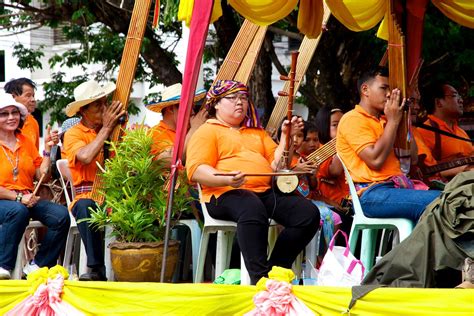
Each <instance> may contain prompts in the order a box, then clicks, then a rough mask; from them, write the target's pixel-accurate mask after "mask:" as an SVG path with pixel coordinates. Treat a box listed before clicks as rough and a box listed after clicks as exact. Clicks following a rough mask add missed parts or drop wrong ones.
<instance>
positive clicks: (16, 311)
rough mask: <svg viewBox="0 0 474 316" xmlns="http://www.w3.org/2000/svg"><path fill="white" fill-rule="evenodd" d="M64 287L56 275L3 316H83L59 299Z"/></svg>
mask: <svg viewBox="0 0 474 316" xmlns="http://www.w3.org/2000/svg"><path fill="white" fill-rule="evenodd" d="M63 287H64V278H63V276H62V275H59V274H58V275H57V276H56V278H55V279H48V283H47V284H41V285H40V286H39V287H38V288H37V289H36V292H35V294H34V295H29V296H28V297H27V298H26V299H25V300H23V301H22V302H21V303H20V304H18V305H17V306H15V307H14V308H13V309H12V310H10V311H9V312H8V313H6V314H5V315H7V316H13V315H24V316H28V315H32V316H33V315H35V316H56V315H72V316H75V315H83V314H82V313H81V312H79V311H78V310H76V309H75V308H74V307H72V306H71V305H69V304H68V303H66V302H63V301H62V299H61V294H62V292H63Z"/></svg>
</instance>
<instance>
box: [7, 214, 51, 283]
mask: <svg viewBox="0 0 474 316" xmlns="http://www.w3.org/2000/svg"><path fill="white" fill-rule="evenodd" d="M40 227H45V226H44V225H43V224H42V223H41V222H40V221H30V223H29V224H28V226H27V227H26V229H25V232H26V231H27V229H28V228H40ZM25 247H26V245H25V233H23V235H22V236H21V241H20V244H19V245H18V251H17V254H16V262H15V268H14V269H13V271H12V274H11V276H12V279H14V280H21V277H22V275H23V267H24V265H25V264H26V262H25V256H24V252H23V249H24V248H25Z"/></svg>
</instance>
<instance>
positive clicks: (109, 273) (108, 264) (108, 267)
mask: <svg viewBox="0 0 474 316" xmlns="http://www.w3.org/2000/svg"><path fill="white" fill-rule="evenodd" d="M110 230H111V228H110V227H108V226H107V227H105V246H104V263H105V275H106V277H107V280H109V281H114V280H115V275H114V270H113V269H112V258H111V256H110V248H109V245H110V244H111V243H113V242H114V241H115V238H113V237H107V236H109V235H110Z"/></svg>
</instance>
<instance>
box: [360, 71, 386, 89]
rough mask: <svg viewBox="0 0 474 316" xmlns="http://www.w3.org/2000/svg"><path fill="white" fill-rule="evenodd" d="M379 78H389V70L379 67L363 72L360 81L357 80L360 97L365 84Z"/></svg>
mask: <svg viewBox="0 0 474 316" xmlns="http://www.w3.org/2000/svg"><path fill="white" fill-rule="evenodd" d="M377 76H382V77H388V68H387V67H382V66H377V67H375V68H372V69H370V70H368V71H365V72H363V73H362V75H360V77H359V79H357V91H358V92H359V95H360V94H361V87H362V85H363V84H364V83H367V82H369V81H372V80H374V79H375V77H377Z"/></svg>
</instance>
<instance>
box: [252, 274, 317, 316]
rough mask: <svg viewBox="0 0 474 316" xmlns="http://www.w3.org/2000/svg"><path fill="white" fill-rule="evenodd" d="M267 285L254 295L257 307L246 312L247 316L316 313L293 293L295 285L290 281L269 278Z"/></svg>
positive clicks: (295, 315) (296, 315)
mask: <svg viewBox="0 0 474 316" xmlns="http://www.w3.org/2000/svg"><path fill="white" fill-rule="evenodd" d="M265 285H266V287H267V289H266V290H265V291H260V292H259V293H257V294H255V296H254V297H253V301H254V303H255V309H253V310H251V311H250V312H248V313H247V314H245V315H246V316H257V315H258V316H260V315H262V316H263V315H275V316H280V315H281V316H283V315H289V316H292V315H294V316H298V315H314V313H313V312H312V311H311V310H310V309H309V308H308V307H307V306H306V305H304V304H303V302H301V301H300V300H299V299H298V298H297V297H296V296H295V295H294V294H293V292H292V289H293V287H292V285H291V284H290V283H288V282H279V281H275V280H271V279H269V280H267V282H266V284H265Z"/></svg>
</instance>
